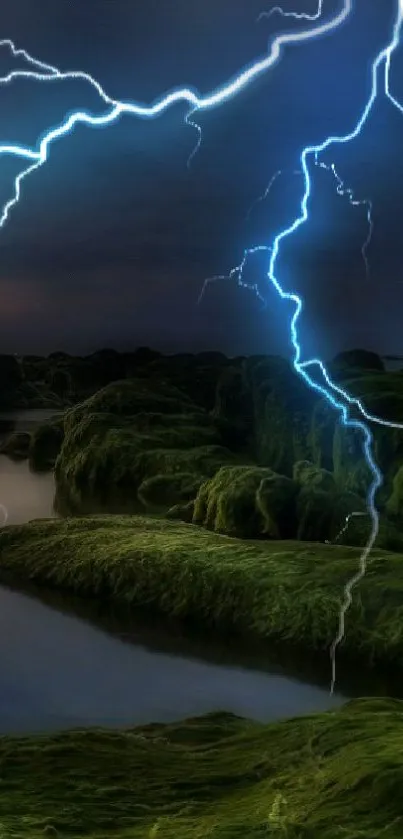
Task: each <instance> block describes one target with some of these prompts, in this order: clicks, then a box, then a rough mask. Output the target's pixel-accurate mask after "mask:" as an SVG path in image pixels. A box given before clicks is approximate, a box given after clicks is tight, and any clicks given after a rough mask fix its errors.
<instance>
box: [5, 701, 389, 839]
mask: <svg viewBox="0 0 403 839" xmlns="http://www.w3.org/2000/svg"><path fill="white" fill-rule="evenodd" d="M402 731H403V703H402V702H399V701H397V700H395V701H394V700H391V699H379V700H373V699H372V700H369V699H361V700H355V701H353V702H351V703H348V705H346V706H345V707H344V708H342V709H341V710H337V711H332V712H327V713H324V714H316V715H312V716H308V717H302V718H300V719H293V720H287V721H286V722H281V723H276V724H272V725H260V724H258V723H252V722H250V721H248V720H243V719H240V718H238V717H234V716H232V715H227V714H223V713H216V714H209V715H207V716H205V717H200V718H197V719H191V720H186V721H185V722H181V723H176V724H170V725H149V726H145V727H142V728H135V729H130V730H124V731H108V730H99V729H92V730H84V731H76V732H69V733H62V734H57V735H53V736H48V735H47V736H34V737H24V738H20V737H1V738H0V762H1V778H2V783H1V785H0V814H1V829H2V835H4V836H8V837H19V838H20V839H22V838H23V837H27V839H39V837H41V839H43V837H44V836H53V837H58V836H60V837H64V836H69V837H70V839H78V837H84V836H86V837H90V839H106V837H112V836H114V837H117V838H118V837H119V839H129V837H130V839H160V838H161V839H196V838H197V839H198V837H200V839H204V837H206V838H207V837H208V839H266V838H267V837H268V836H273V837H285V839H345V837H348V839H361V837H363V836H365V839H401V836H402V834H403V802H402V798H401V794H400V793H401V786H402V782H403V763H402V757H401V754H402V746H403V739H402V734H401V732H402Z"/></svg>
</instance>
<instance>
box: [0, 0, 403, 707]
mask: <svg viewBox="0 0 403 839" xmlns="http://www.w3.org/2000/svg"><path fill="white" fill-rule="evenodd" d="M397 3H398V12H397V19H396V22H395V25H394V29H393V37H392V40H391V42H390V43H389V44H388V46H387V47H386V48H384V49H383V50H382V51H381V52H380V53H379V55H378V56H377V57H376V59H375V61H374V63H373V65H372V87H371V93H370V96H369V99H368V101H367V103H366V105H365V108H364V110H363V112H362V115H361V117H360V119H359V121H358V122H357V124H356V126H355V128H354V130H353V131H352V132H351V133H350V134H346V135H344V136H330V137H328V138H327V139H326V140H325V141H323V142H322V143H320V144H318V145H316V146H307V147H306V148H304V150H303V152H302V154H301V158H300V162H301V170H302V175H303V179H304V185H305V186H304V194H303V197H302V200H301V205H300V215H299V216H298V217H297V218H296V219H295V220H294V221H293V223H292V224H291V225H290V226H289V227H287V228H285V229H283V230H282V231H281V232H280V233H279V234H278V235H277V236H276V237H275V239H274V241H273V245H272V246H271V247H268V246H267V247H266V246H265V247H263V246H259V247H258V248H250V249H248V250H245V252H244V257H243V259H242V262H241V264H240V265H239V266H237V268H235V269H233V270H232V271H231V272H230V274H229V276H230V277H236V278H237V280H238V282H239V283H241V284H242V283H243V273H244V269H245V267H246V264H247V261H248V259H249V257H250V255H252V254H254V253H256V251H257V250H265V251H267V253H268V254H269V255H270V264H269V270H268V279H269V281H270V282H271V284H272V285H273V286H274V288H275V289H276V291H277V293H278V295H279V296H280V298H281V299H282V300H284V301H288V302H289V303H290V304H292V306H293V308H294V314H293V316H292V318H291V322H290V338H291V344H292V347H293V351H294V356H293V364H294V368H295V370H296V372H297V373H298V374H299V375H300V376H301V377H302V378H303V379H304V381H305V382H306V384H307V385H308V386H309V387H310V388H311V389H312V390H314V391H316V392H317V393H318V394H320V395H321V396H322V397H324V398H326V399H327V400H328V401H329V402H330V404H331V405H332V406H333V407H334V408H335V410H337V411H338V412H339V415H340V421H341V422H342V423H343V425H345V426H346V427H349V428H354V429H357V430H359V431H360V432H361V433H362V437H363V450H364V454H365V458H366V461H367V464H368V467H369V469H370V471H371V475H372V481H371V484H370V487H369V489H368V495H367V504H368V512H369V515H370V517H371V522H372V526H371V534H370V536H369V539H368V542H367V545H366V546H365V549H364V550H363V552H362V554H361V557H360V563H359V569H358V571H357V573H356V574H355V575H354V577H353V578H352V579H351V580H350V581H349V582H348V583H347V585H346V587H345V591H344V601H343V603H342V606H341V610H340V615H339V631H338V634H337V637H336V638H335V640H334V642H333V644H332V647H331V660H332V684H331V691H333V689H334V684H335V654H336V648H337V646H338V644H339V643H340V642H341V641H342V640H343V637H344V632H345V615H346V612H347V610H348V608H349V606H350V604H351V600H352V590H353V588H354V586H355V585H356V584H357V583H358V582H359V580H360V579H361V578H362V577H363V576H364V574H365V572H366V566H367V559H368V556H369V554H370V552H371V550H372V547H373V545H374V542H375V540H376V537H377V534H378V530H379V514H378V512H377V509H376V506H375V497H376V493H377V491H378V489H379V487H380V486H381V484H382V475H381V473H380V470H379V468H378V466H377V464H376V463H375V460H374V457H373V454H372V443H373V438H372V433H371V431H370V429H369V428H368V426H367V425H365V424H364V423H363V422H362V421H359V420H357V419H351V418H350V410H351V408H353V407H354V408H356V409H357V410H358V411H359V412H360V413H361V415H362V416H363V417H364V418H365V419H366V420H367V421H368V422H370V423H378V424H381V425H383V426H388V427H390V428H402V427H403V426H402V425H401V424H400V423H392V422H388V421H386V420H383V419H381V418H379V417H375V416H373V415H371V414H370V413H368V412H367V411H366V409H365V407H364V405H363V404H362V403H361V402H360V400H359V399H357V398H356V397H353V396H350V395H349V394H348V393H347V392H346V391H345V390H344V389H343V388H340V387H339V386H337V385H336V384H335V383H333V382H332V380H331V378H330V376H329V374H328V373H327V370H326V368H325V366H324V364H323V362H322V361H321V360H320V359H316V358H314V359H309V360H307V361H303V360H302V350H301V345H300V342H299V338H298V321H299V318H300V315H301V312H302V309H303V301H302V299H301V297H299V295H297V294H296V293H294V292H287V291H285V290H284V289H283V288H282V286H281V285H280V283H279V281H278V279H277V277H276V272H275V269H276V264H277V259H278V256H279V252H280V247H281V245H282V243H283V242H284V240H285V239H287V238H288V237H291V236H292V234H293V233H295V232H296V231H297V229H298V228H299V227H301V226H302V225H303V224H304V223H305V222H306V221H308V218H309V212H308V202H309V198H310V195H311V187H312V184H311V174H310V169H309V161H310V159H311V158H313V159H314V163H316V164H318V161H319V157H320V155H322V154H323V153H324V152H326V151H327V150H328V149H329V148H330V147H331V146H333V145H336V144H348V143H350V142H352V141H353V140H355V139H356V138H357V137H358V136H359V134H360V132H361V130H362V128H363V126H364V124H365V123H366V121H367V119H368V116H369V114H370V112H371V110H372V107H373V104H374V102H375V100H376V98H377V95H378V86H379V85H378V81H379V80H378V76H379V71H380V69H381V67H382V66H384V79H383V89H384V91H385V93H386V95H387V96H388V98H389V100H390V101H391V102H392V104H393V105H394V106H395V107H397V108H398V109H399V111H400V112H401V113H403V106H402V105H401V104H400V103H399V102H398V101H397V100H396V99H395V98H394V96H393V95H392V94H391V92H390V85H389V79H390V67H391V59H392V54H393V52H394V51H395V50H396V49H397V47H398V45H399V42H400V34H401V28H402V22H403V0H397ZM352 5H353V0H344V2H343V3H342V6H341V9H340V11H339V12H338V13H337V14H335V15H334V16H333V17H332V18H331V19H330V20H327V21H326V20H323V0H320V2H319V4H318V8H317V11H316V12H315V13H313V14H308V13H297V12H284V11H283V10H282V9H281V8H280V7H275V8H274V9H272V10H271V12H268V13H263V15H262V16H265V17H269V16H270V15H272V14H274V13H275V12H276V13H278V14H280V15H281V16H282V17H283V18H294V19H295V20H297V21H300V20H305V21H309V22H310V23H314V24H316V25H314V26H312V27H309V28H307V29H304V30H302V31H299V32H291V33H283V34H280V35H278V36H277V37H275V38H274V39H273V41H272V44H271V46H270V49H269V51H268V54H267V55H265V56H264V57H263V58H260V59H257V60H255V61H254V62H252V63H251V64H250V65H249V66H247V67H246V68H245V69H243V70H242V71H241V72H240V73H239V74H238V75H236V76H235V77H234V78H233V79H231V80H230V81H228V82H227V83H225V84H223V85H221V86H219V87H218V88H216V89H215V90H213V91H212V92H210V93H208V94H206V95H204V96H201V95H200V94H199V93H197V91H196V90H194V89H192V88H187V87H185V88H176V89H174V90H172V91H170V92H169V93H167V94H166V95H165V96H164V97H162V98H159V99H157V100H155V101H154V103H153V104H152V105H149V106H146V105H143V104H140V103H136V102H126V101H118V100H115V99H113V98H111V97H110V96H108V94H107V93H106V92H105V90H104V89H103V87H102V86H101V85H100V84H99V82H97V81H96V80H95V79H94V78H93V77H92V76H90V75H89V74H87V73H84V72H81V71H75V70H71V71H65V72H62V71H60V70H59V69H58V68H57V67H53V66H52V65H50V64H45V63H44V62H41V61H38V60H37V59H35V58H33V57H32V56H31V55H30V54H29V53H27V52H26V51H25V50H20V49H17V48H16V47H15V45H14V43H13V42H12V41H11V40H4V41H1V42H0V46H7V47H8V48H9V49H10V50H11V52H12V54H13V56H14V57H17V58H23V59H24V60H25V61H26V62H27V63H28V64H29V66H30V68H31V69H29V70H16V71H12V72H10V73H9V74H8V75H6V76H3V77H1V78H0V84H9V83H11V82H12V81H14V80H16V79H18V78H32V79H33V80H36V81H40V82H47V83H53V82H54V81H60V80H67V79H80V80H82V81H85V82H87V83H88V84H89V85H90V86H91V87H92V88H94V89H95V90H96V92H97V93H98V95H99V97H100V98H101V100H102V102H103V104H104V106H105V111H104V113H103V114H101V115H98V116H94V115H91V114H89V113H88V112H86V111H76V112H74V113H73V114H71V115H70V116H69V117H67V118H66V119H65V120H64V122H63V123H61V124H60V125H59V126H57V127H56V128H54V129H51V130H50V131H48V132H47V133H46V134H45V136H44V137H43V138H42V140H41V142H40V144H39V147H37V148H34V149H32V148H29V147H26V146H20V145H11V144H8V145H7V144H4V145H0V155H13V156H17V157H21V158H23V159H26V160H27V161H29V166H27V167H26V168H25V169H24V170H23V171H22V172H20V174H19V175H18V176H17V177H16V179H15V183H14V195H13V197H12V198H11V199H10V200H9V201H8V202H7V203H6V204H5V205H4V207H3V211H2V215H1V218H0V227H2V226H4V224H5V223H6V221H7V219H8V217H9V213H10V211H11V209H12V208H13V207H14V206H15V205H16V204H17V203H18V201H19V199H20V197H21V186H22V183H23V180H24V179H25V178H26V177H28V175H30V174H32V173H33V172H34V171H35V170H36V169H38V168H39V167H40V166H42V165H43V164H44V163H46V161H47V160H48V155H49V150H50V148H51V146H52V144H53V143H54V142H55V141H57V140H59V139H61V138H62V137H64V136H67V135H68V134H70V133H71V132H72V131H73V129H74V128H75V126H76V125H78V124H79V123H82V124H85V125H88V126H90V127H100V126H104V127H106V126H108V125H111V124H113V123H114V122H116V121H117V120H118V119H119V118H120V117H121V116H123V115H125V114H128V115H132V116H136V117H139V118H144V119H152V118H155V117H157V116H158V115H160V114H162V113H163V112H164V111H166V110H167V109H168V108H170V107H171V106H173V105H175V104H177V103H181V102H183V103H186V104H187V105H189V111H188V112H187V115H186V117H185V121H186V122H187V124H189V125H191V126H193V127H194V128H195V129H197V131H198V132H199V138H198V144H197V146H196V149H195V150H194V152H193V153H192V155H191V157H192V156H193V154H194V153H195V152H196V151H197V148H198V147H199V145H200V141H201V129H200V126H198V124H197V123H195V122H194V120H193V119H192V117H193V115H194V114H195V113H196V112H199V111H201V112H202V111H205V110H211V109H213V108H216V107H218V106H220V105H222V104H224V103H225V102H227V101H229V100H230V99H232V98H233V97H234V96H236V95H237V94H238V93H240V92H241V91H242V90H244V89H245V88H246V87H248V86H249V85H250V84H251V83H252V82H253V81H254V80H256V79H257V78H258V77H259V76H261V75H262V74H263V73H265V72H266V71H267V70H269V69H270V68H272V67H274V66H275V65H276V64H277V63H278V61H279V59H280V58H281V55H282V52H283V49H284V47H286V46H287V45H290V46H291V45H295V44H301V43H304V42H306V41H309V40H313V39H317V38H319V37H322V36H325V35H327V34H330V33H331V32H332V31H335V30H336V29H338V28H339V27H340V26H341V25H342V24H343V23H344V22H345V21H346V20H347V18H348V17H349V15H350V13H351V11H352ZM320 165H322V164H321V163H320ZM324 166H327V167H328V168H329V164H324ZM330 170H331V172H332V173H333V175H334V177H335V179H336V182H337V189H338V191H339V194H345V195H347V196H348V198H349V200H350V201H351V202H352V203H356V202H355V200H354V197H353V193H352V191H351V190H349V189H346V188H345V187H344V184H343V181H342V180H341V179H340V178H339V176H338V174H337V172H336V170H335V168H334V165H333V164H330ZM358 203H367V206H368V221H369V225H370V233H371V232H372V220H371V209H372V205H370V203H369V202H358ZM369 241H370V234H369V239H368V241H367V242H366V243H364V251H363V255H364V257H365V258H366V248H367V247H368V244H369ZM256 291H258V289H257V288H256ZM312 368H314V369H315V370H317V371H319V373H320V375H321V377H322V382H323V383H322V384H319V383H318V382H317V381H316V379H314V378H312V376H311V375H310V372H308V371H309V370H310V369H312Z"/></svg>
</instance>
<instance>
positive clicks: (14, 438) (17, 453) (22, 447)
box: [0, 431, 31, 460]
mask: <svg viewBox="0 0 403 839" xmlns="http://www.w3.org/2000/svg"><path fill="white" fill-rule="evenodd" d="M30 440H31V435H30V433H29V431H14V433H13V434H10V436H9V437H7V439H6V440H5V441H4V443H2V444H1V445H0V454H6V455H8V457H11V458H12V459H13V460H25V459H26V458H27V457H28V451H29V445H30Z"/></svg>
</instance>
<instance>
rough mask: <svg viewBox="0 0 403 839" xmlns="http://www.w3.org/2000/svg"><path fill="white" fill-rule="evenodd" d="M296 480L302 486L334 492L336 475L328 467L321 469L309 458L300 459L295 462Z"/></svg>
mask: <svg viewBox="0 0 403 839" xmlns="http://www.w3.org/2000/svg"><path fill="white" fill-rule="evenodd" d="M293 477H294V481H296V482H297V483H298V484H300V485H301V486H310V487H314V488H315V489H322V490H323V491H324V492H334V491H335V489H336V482H335V479H334V476H333V475H332V473H331V472H329V471H328V470H327V469H321V468H320V467H318V466H315V464H314V463H310V461H309V460H299V461H298V462H297V463H295V464H294V470H293Z"/></svg>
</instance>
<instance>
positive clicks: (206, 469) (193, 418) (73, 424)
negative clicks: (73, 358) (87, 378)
mask: <svg viewBox="0 0 403 839" xmlns="http://www.w3.org/2000/svg"><path fill="white" fill-rule="evenodd" d="M64 432H65V435H64V440H63V444H62V447H61V450H60V454H59V456H58V458H57V461H56V468H55V474H56V480H57V484H58V489H59V492H60V493H62V494H63V495H64V497H65V498H69V500H70V507H71V509H72V510H73V511H80V510H83V509H85V506H86V504H88V502H89V501H91V500H93V501H99V502H101V503H102V504H104V505H107V504H108V503H109V502H110V501H111V500H112V499H113V500H114V502H116V501H117V499H119V498H121V499H122V502H123V501H125V502H126V503H127V499H128V498H129V499H131V510H132V511H136V510H138V509H139V508H141V507H145V508H146V509H148V510H150V511H152V510H154V509H156V508H160V509H162V510H164V509H165V510H167V509H168V508H169V507H171V506H172V505H174V504H177V503H182V502H183V501H188V500H191V499H192V498H194V497H195V495H196V493H197V490H198V488H199V486H200V484H201V483H202V481H203V480H205V479H206V478H207V477H209V476H211V475H213V474H214V473H215V472H216V471H217V470H218V469H219V468H220V466H221V465H222V464H223V463H226V462H227V463H228V462H232V461H233V459H234V455H233V454H232V453H231V452H230V451H229V450H228V449H227V448H225V447H224V446H222V445H221V438H220V434H219V432H218V430H217V429H216V427H215V426H214V423H213V420H212V419H211V417H209V416H208V414H207V413H206V412H205V411H204V410H203V409H202V408H200V407H198V406H197V405H196V404H194V403H193V402H192V401H191V400H190V398H189V397H188V396H187V395H186V394H183V393H181V392H180V391H179V390H178V389H177V388H176V387H175V386H174V385H171V384H167V383H165V382H161V381H160V382H158V381H156V380H151V381H148V380H143V379H138V380H136V379H130V380H126V381H123V382H115V383H114V384H112V385H108V386H107V387H105V388H104V389H103V390H101V391H99V392H98V393H96V394H95V395H94V396H93V397H91V398H90V399H88V400H87V401H86V402H84V403H82V404H81V405H79V406H78V407H77V408H74V409H72V410H71V411H68V412H67V413H66V414H65V417H64Z"/></svg>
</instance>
